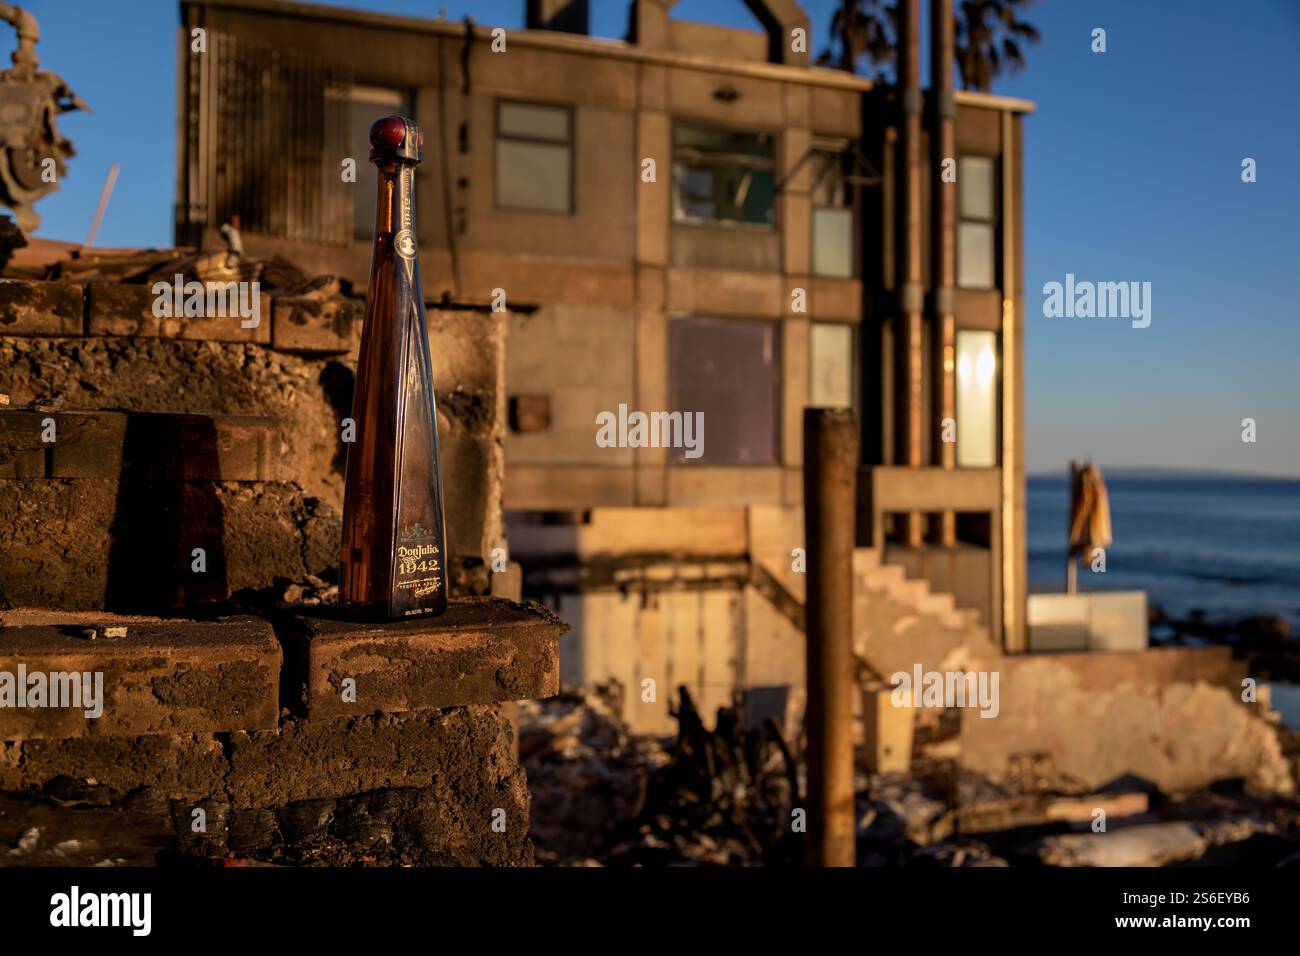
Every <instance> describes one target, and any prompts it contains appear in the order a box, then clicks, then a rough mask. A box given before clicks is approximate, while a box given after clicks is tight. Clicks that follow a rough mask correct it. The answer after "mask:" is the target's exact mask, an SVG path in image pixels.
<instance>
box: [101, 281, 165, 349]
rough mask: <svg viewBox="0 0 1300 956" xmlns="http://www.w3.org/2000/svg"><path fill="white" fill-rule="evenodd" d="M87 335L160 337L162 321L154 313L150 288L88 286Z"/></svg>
mask: <svg viewBox="0 0 1300 956" xmlns="http://www.w3.org/2000/svg"><path fill="white" fill-rule="evenodd" d="M86 298H87V320H88V321H87V323H86V333H87V334H88V335H133V336H144V337H146V338H157V337H158V336H159V334H160V333H161V331H162V322H161V320H160V319H159V318H158V316H156V315H154V314H153V303H154V295H153V293H152V292H151V291H150V289H149V287H148V286H145V285H128V284H126V283H123V282H91V283H89V284H87V286H86Z"/></svg>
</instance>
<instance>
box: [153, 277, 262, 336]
mask: <svg viewBox="0 0 1300 956" xmlns="http://www.w3.org/2000/svg"><path fill="white" fill-rule="evenodd" d="M146 291H148V290H146ZM152 302H153V299H152V296H151V298H150V308H152ZM254 310H255V314H251V315H249V316H248V317H244V316H242V315H239V314H235V313H236V309H235V308H234V307H233V306H229V305H228V306H226V307H225V308H224V311H225V312H226V314H224V315H222V314H215V313H213V314H205V315H172V316H166V315H164V316H163V317H162V318H160V319H159V320H158V321H159V334H160V335H161V336H162V337H163V338H168V339H199V340H202V341H205V342H256V343H257V344H259V345H270V344H271V325H272V323H273V309H272V299H271V296H270V294H269V293H267V292H259V293H258V295H257V298H256V299H255V300H252V301H251V302H250V312H252V311H254ZM245 322H248V323H250V324H249V325H248V326H245V324H244V323H245Z"/></svg>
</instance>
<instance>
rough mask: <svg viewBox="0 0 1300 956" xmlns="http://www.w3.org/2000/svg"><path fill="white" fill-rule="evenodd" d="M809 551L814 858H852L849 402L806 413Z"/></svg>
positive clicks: (854, 434)
mask: <svg viewBox="0 0 1300 956" xmlns="http://www.w3.org/2000/svg"><path fill="white" fill-rule="evenodd" d="M803 442H804V452H803V460H804V473H803V475H804V479H803V480H804V535H805V538H804V540H805V541H806V543H807V549H808V551H807V554H808V601H807V618H806V620H807V642H806V643H807V666H806V670H805V673H806V675H807V688H808V703H807V711H806V713H805V719H804V723H805V726H806V729H807V733H808V806H807V811H808V818H807V819H808V832H807V844H806V846H807V853H806V858H807V862H808V864H809V865H810V866H854V865H855V864H856V859H857V853H856V850H857V833H856V813H855V808H854V792H853V691H854V687H855V686H856V683H857V682H856V680H855V676H854V664H853V634H852V627H851V624H852V613H853V546H854V543H855V542H854V538H855V526H856V522H855V518H856V491H857V471H858V424H857V419H856V418H855V417H854V415H853V412H852V411H851V410H849V409H843V408H807V409H804V417H803Z"/></svg>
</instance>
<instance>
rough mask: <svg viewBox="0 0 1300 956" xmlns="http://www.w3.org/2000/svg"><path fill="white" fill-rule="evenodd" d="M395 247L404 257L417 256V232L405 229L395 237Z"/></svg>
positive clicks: (412, 257) (411, 257)
mask: <svg viewBox="0 0 1300 956" xmlns="http://www.w3.org/2000/svg"><path fill="white" fill-rule="evenodd" d="M393 248H394V249H396V250H397V254H398V255H399V256H401V257H402V258H403V259H414V258H415V233H413V232H411V230H409V229H403V230H401V231H400V232H398V234H397V235H396V236H394V237H393Z"/></svg>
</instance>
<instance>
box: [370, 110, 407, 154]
mask: <svg viewBox="0 0 1300 956" xmlns="http://www.w3.org/2000/svg"><path fill="white" fill-rule="evenodd" d="M404 142H406V120H404V119H402V117H400V116H385V117H384V118H383V119H381V120H376V121H375V124H374V125H373V126H371V127H370V145H371V146H380V147H383V148H384V149H397V148H398V147H399V146H401V145H402V144H403V143H404Z"/></svg>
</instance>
